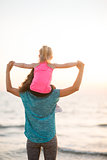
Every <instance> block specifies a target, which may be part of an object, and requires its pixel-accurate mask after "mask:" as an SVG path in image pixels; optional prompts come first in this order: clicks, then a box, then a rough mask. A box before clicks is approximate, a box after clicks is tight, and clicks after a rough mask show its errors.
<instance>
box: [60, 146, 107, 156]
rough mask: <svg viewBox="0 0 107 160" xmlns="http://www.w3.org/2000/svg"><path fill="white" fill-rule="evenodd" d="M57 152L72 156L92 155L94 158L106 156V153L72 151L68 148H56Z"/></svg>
mask: <svg viewBox="0 0 107 160" xmlns="http://www.w3.org/2000/svg"><path fill="white" fill-rule="evenodd" d="M58 151H59V152H63V153H72V154H81V155H82V154H83V155H94V156H107V152H90V151H79V150H73V149H70V148H60V147H58Z"/></svg>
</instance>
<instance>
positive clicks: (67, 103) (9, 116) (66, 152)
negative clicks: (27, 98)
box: [0, 91, 107, 160]
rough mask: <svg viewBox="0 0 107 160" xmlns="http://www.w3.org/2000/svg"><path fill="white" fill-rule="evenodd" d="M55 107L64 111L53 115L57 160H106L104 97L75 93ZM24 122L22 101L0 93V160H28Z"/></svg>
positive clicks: (105, 110) (87, 93)
mask: <svg viewBox="0 0 107 160" xmlns="http://www.w3.org/2000/svg"><path fill="white" fill-rule="evenodd" d="M58 105H60V107H61V108H62V110H63V111H62V112H61V113H56V132H57V137H58V155H59V157H61V155H62V157H61V158H59V160H60V159H61V160H63V159H65V160H70V159H71V160H73V158H72V155H74V157H75V156H77V155H78V157H81V155H84V156H86V157H87V159H89V158H88V156H91V158H90V160H92V157H93V156H94V157H97V158H96V159H98V160H103V159H107V95H106V94H105V93H104V92H102V93H100V92H97V93H96V92H95V93H89V92H87V91H84V92H80V93H79V92H77V93H75V94H73V95H70V96H67V97H64V98H60V100H59V102H58ZM24 122H25V119H24V107H23V104H22V102H21V99H20V98H19V97H15V96H13V95H12V94H10V93H7V92H0V160H18V159H19V160H21V159H26V160H27V155H26V137H25V136H24ZM67 157H68V159H67ZM74 159H75V160H76V159H80V158H76V157H75V158H74ZM81 159H82V160H83V158H81ZM85 159H86V158H85Z"/></svg>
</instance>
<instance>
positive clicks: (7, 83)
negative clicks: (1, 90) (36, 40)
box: [6, 61, 20, 97]
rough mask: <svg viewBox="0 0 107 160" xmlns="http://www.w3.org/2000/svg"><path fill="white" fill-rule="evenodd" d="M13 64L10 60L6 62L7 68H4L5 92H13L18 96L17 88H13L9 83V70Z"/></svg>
mask: <svg viewBox="0 0 107 160" xmlns="http://www.w3.org/2000/svg"><path fill="white" fill-rule="evenodd" d="M13 64H14V62H13V61H10V62H9V63H8V64H7V69H6V89H7V92H10V93H12V94H14V95H15V96H18V97H20V96H19V89H18V88H13V87H12V84H11V79H10V71H11V69H12V67H13Z"/></svg>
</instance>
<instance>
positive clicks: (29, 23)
mask: <svg viewBox="0 0 107 160" xmlns="http://www.w3.org/2000/svg"><path fill="white" fill-rule="evenodd" d="M43 45H48V46H50V47H51V48H52V50H53V57H54V58H53V62H56V63H66V62H74V61H77V60H81V61H83V62H84V63H85V71H84V77H83V85H84V84H86V86H91V85H92V86H93V85H98V86H100V87H101V86H102V87H106V88H107V1H106V0H38V1H37V0H0V90H5V70H6V64H7V63H8V62H9V61H10V60H14V61H16V62H25V63H33V62H37V61H38V53H39V52H38V51H39V49H40V48H41V47H42V46H43ZM29 71H30V70H25V69H19V68H15V67H14V68H13V70H12V74H11V77H12V81H13V84H14V85H15V86H18V85H19V84H20V83H21V82H22V81H23V80H24V78H25V77H26V75H27V74H28V73H29ZM76 74H77V69H76V68H71V69H66V70H62V69H61V70H56V71H54V73H53V81H52V82H53V83H55V84H56V86H57V87H61V86H63V87H66V86H69V85H70V83H71V82H73V80H74V79H75V76H76Z"/></svg>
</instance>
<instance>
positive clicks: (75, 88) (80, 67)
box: [6, 61, 84, 97]
mask: <svg viewBox="0 0 107 160" xmlns="http://www.w3.org/2000/svg"><path fill="white" fill-rule="evenodd" d="M13 65H14V61H10V62H9V63H8V64H7V69H6V89H7V91H8V92H10V93H12V94H13V95H15V96H18V97H20V95H19V89H18V88H14V87H13V86H12V84H11V79H10V72H11V70H12V67H13ZM77 68H78V74H77V77H76V79H75V81H74V83H73V85H72V86H70V87H68V88H65V89H60V97H65V96H68V95H70V94H73V93H74V92H76V91H78V90H79V88H80V84H81V81H82V77H83V71H84V64H83V63H82V62H81V61H78V62H77Z"/></svg>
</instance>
